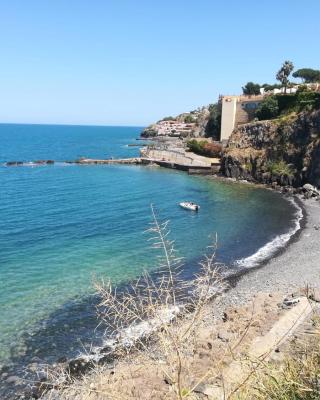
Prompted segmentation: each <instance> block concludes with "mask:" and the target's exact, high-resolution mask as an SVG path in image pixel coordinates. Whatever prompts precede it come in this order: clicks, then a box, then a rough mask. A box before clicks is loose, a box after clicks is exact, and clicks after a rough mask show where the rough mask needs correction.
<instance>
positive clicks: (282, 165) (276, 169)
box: [267, 160, 294, 177]
mask: <svg viewBox="0 0 320 400" xmlns="http://www.w3.org/2000/svg"><path fill="white" fill-rule="evenodd" d="M267 170H268V171H269V172H271V173H272V174H274V175H287V176H290V177H292V176H293V175H294V170H293V169H292V166H291V165H290V164H287V163H286V162H285V161H283V160H279V161H268V163H267Z"/></svg>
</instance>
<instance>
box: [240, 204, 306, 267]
mask: <svg viewBox="0 0 320 400" xmlns="http://www.w3.org/2000/svg"><path fill="white" fill-rule="evenodd" d="M288 201H289V202H290V203H291V204H292V205H293V206H294V207H295V209H296V212H295V215H294V220H293V222H294V226H293V227H292V228H291V229H290V230H289V231H288V232H286V233H283V234H281V235H278V236H276V237H275V238H274V239H272V240H271V241H270V242H268V243H267V244H265V245H264V246H262V247H261V248H260V249H259V250H258V251H257V252H256V253H254V254H252V255H251V256H249V257H246V258H242V259H240V260H237V261H236V262H235V266H236V267H238V268H239V267H240V268H254V267H257V266H259V265H260V264H261V263H262V262H263V261H266V260H267V259H269V258H271V257H272V256H273V255H275V253H277V252H278V251H279V250H281V249H282V248H284V246H285V245H286V244H287V243H288V242H289V240H290V239H291V238H292V236H293V235H295V234H296V233H297V232H298V231H299V230H300V228H301V220H302V218H303V211H302V208H301V207H300V206H299V205H298V204H297V203H296V202H295V201H294V199H290V200H288Z"/></svg>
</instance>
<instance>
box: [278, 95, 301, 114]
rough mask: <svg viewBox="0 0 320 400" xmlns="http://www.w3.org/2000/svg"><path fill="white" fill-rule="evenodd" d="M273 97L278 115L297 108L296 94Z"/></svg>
mask: <svg viewBox="0 0 320 400" xmlns="http://www.w3.org/2000/svg"><path fill="white" fill-rule="evenodd" d="M275 97H276V99H277V102H278V107H279V114H281V113H283V112H290V111H293V110H294V109H295V108H296V106H297V95H296V94H278V95H276V96H275Z"/></svg>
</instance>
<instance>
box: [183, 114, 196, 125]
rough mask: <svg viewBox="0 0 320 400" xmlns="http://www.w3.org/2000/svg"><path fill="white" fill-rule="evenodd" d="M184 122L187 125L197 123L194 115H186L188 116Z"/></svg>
mask: <svg viewBox="0 0 320 400" xmlns="http://www.w3.org/2000/svg"><path fill="white" fill-rule="evenodd" d="M184 122H185V123H186V124H190V123H192V122H195V119H194V118H193V116H192V115H190V114H188V115H186V116H185V117H184Z"/></svg>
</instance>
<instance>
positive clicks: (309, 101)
mask: <svg viewBox="0 0 320 400" xmlns="http://www.w3.org/2000/svg"><path fill="white" fill-rule="evenodd" d="M297 105H298V108H299V111H302V110H310V111H311V110H314V109H318V108H320V93H318V92H310V91H301V92H298V94H297Z"/></svg>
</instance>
